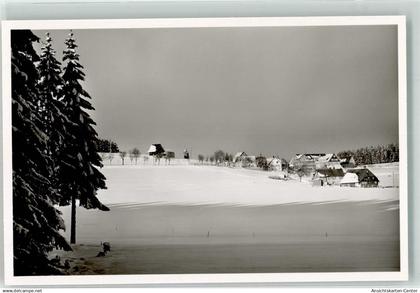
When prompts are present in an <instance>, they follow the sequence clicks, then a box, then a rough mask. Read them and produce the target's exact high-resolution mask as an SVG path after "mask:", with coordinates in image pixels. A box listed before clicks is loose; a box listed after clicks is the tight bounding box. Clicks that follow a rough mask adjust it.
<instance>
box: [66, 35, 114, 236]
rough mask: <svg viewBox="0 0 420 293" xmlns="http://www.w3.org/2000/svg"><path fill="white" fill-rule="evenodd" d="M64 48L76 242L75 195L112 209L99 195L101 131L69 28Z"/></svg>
mask: <svg viewBox="0 0 420 293" xmlns="http://www.w3.org/2000/svg"><path fill="white" fill-rule="evenodd" d="M65 44H66V46H67V48H66V49H65V50H64V52H63V61H66V62H67V63H66V66H65V68H64V73H63V80H64V87H63V102H64V104H65V114H66V116H67V117H68V119H69V120H70V121H71V122H72V124H71V125H69V127H68V129H67V132H68V135H69V139H68V141H67V143H66V146H65V149H64V151H63V155H62V156H63V157H65V161H66V162H69V163H68V164H63V167H62V168H61V172H62V175H61V178H62V183H63V185H62V186H63V189H62V192H63V193H64V198H71V201H72V227H71V240H70V242H71V243H75V241H76V239H75V216H76V207H75V205H76V199H78V200H79V204H80V206H83V207H85V208H87V209H91V208H99V209H100V210H104V211H107V210H109V209H108V208H107V207H106V206H105V205H103V204H102V203H101V202H100V201H99V199H98V198H97V196H96V195H97V190H98V189H101V188H106V186H105V177H104V175H103V174H102V173H101V172H100V171H99V169H98V168H99V167H102V160H101V157H100V156H99V154H98V152H97V145H98V135H97V133H96V131H95V129H94V128H93V126H94V125H95V122H94V121H93V120H92V119H91V118H90V116H89V114H88V113H87V112H86V111H88V110H94V108H93V107H92V105H91V103H90V102H89V101H88V99H90V96H89V94H88V93H87V92H86V91H85V90H84V89H83V87H82V85H81V84H80V81H83V80H84V76H85V74H84V73H83V72H82V69H83V66H82V65H80V63H79V54H77V53H76V48H77V45H76V43H75V39H74V38H73V33H72V32H70V34H69V37H68V38H67V39H66V41H65Z"/></svg>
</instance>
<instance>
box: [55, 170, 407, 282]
mask: <svg viewBox="0 0 420 293" xmlns="http://www.w3.org/2000/svg"><path fill="white" fill-rule="evenodd" d="M394 167H395V166H394ZM376 168H377V169H380V167H376ZM102 171H103V173H104V174H105V176H106V177H107V185H108V189H107V190H102V191H100V194H99V198H100V199H101V200H102V202H103V203H105V204H107V205H108V206H109V207H110V209H111V211H109V212H101V211H96V210H84V209H81V208H79V209H78V210H77V213H78V216H77V237H78V238H77V241H78V245H77V246H75V252H73V253H65V254H63V257H67V258H70V259H71V260H72V264H73V268H72V273H74V274H79V273H82V274H95V273H101V274H132V273H186V272H188V273H201V272H276V271H278V272H288V271H289V272H296V271H302V272H303V271H305V272H306V271H363V270H365V271H386V270H398V269H399V220H398V217H399V190H398V188H366V189H365V188H344V187H337V186H336V187H329V186H325V187H313V186H311V184H310V183H308V182H299V181H297V180H291V181H281V180H272V179H269V178H268V176H269V175H272V174H271V173H269V172H262V171H253V170H246V169H232V168H226V167H215V166H192V165H172V166H165V165H160V166H149V165H146V166H143V165H138V166H106V167H104V168H103V169H102ZM383 174H389V172H387V171H383ZM386 176H388V175H386ZM62 210H63V213H64V218H65V221H66V223H67V227H69V223H70V220H69V214H70V213H69V212H70V209H69V207H66V208H63V209H62ZM68 230H69V229H68ZM66 233H68V231H67V232H66ZM101 241H110V242H111V244H112V247H113V248H112V252H111V254H109V255H107V256H106V257H104V258H96V257H95V256H96V253H97V252H98V251H99V249H100V247H99V244H100V242H101ZM81 258H82V259H81Z"/></svg>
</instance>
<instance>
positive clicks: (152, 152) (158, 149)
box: [147, 143, 165, 156]
mask: <svg viewBox="0 0 420 293" xmlns="http://www.w3.org/2000/svg"><path fill="white" fill-rule="evenodd" d="M147 153H148V154H149V156H163V155H164V154H165V149H164V148H163V147H162V145H161V144H160V143H154V144H151V145H150V147H149V150H148V151H147Z"/></svg>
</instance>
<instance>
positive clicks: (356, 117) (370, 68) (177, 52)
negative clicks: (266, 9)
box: [35, 26, 398, 158]
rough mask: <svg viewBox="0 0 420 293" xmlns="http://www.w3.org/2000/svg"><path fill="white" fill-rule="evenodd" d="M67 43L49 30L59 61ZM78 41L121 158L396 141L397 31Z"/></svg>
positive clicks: (135, 35) (101, 128)
mask: <svg viewBox="0 0 420 293" xmlns="http://www.w3.org/2000/svg"><path fill="white" fill-rule="evenodd" d="M35 33H36V34H37V35H38V36H39V37H41V39H43V38H44V33H45V31H35ZM67 34H68V31H51V36H52V38H53V45H54V47H55V49H56V50H57V51H58V53H59V54H58V57H59V58H60V59H61V56H62V55H61V52H62V51H63V49H64V43H63V42H64V39H65V38H66V36H67ZM74 34H75V38H76V41H77V44H78V45H79V51H78V52H79V54H80V56H81V57H80V62H81V64H82V65H83V66H84V67H85V73H86V82H85V88H86V90H87V91H88V92H89V93H90V95H91V96H92V98H93V100H92V102H93V105H94V107H95V108H96V111H94V112H93V113H92V116H93V118H94V120H95V121H96V122H97V127H96V129H97V131H98V133H99V136H100V137H102V138H111V139H113V140H114V141H116V142H117V143H118V145H119V146H120V149H122V150H128V149H130V148H133V147H138V148H139V149H140V151H141V152H142V153H143V152H145V151H146V150H147V148H148V146H149V145H150V144H151V143H162V145H163V147H164V148H165V149H172V150H174V151H175V152H176V155H177V156H181V152H182V150H183V149H184V148H188V149H190V150H191V149H192V155H193V157H196V156H197V154H199V153H202V154H205V155H207V154H212V153H213V152H214V151H215V150H217V149H222V150H224V151H228V152H232V153H235V152H237V151H245V152H247V153H248V154H259V153H262V154H264V155H280V156H283V157H286V158H290V157H291V156H292V155H293V154H295V153H302V152H338V151H340V150H347V149H354V148H357V147H362V146H369V145H377V144H388V143H396V142H398V79H397V77H398V72H397V27H396V26H354V27H295V28H293V27H272V28H184V29H130V30H128V29H120V30H75V31H74Z"/></svg>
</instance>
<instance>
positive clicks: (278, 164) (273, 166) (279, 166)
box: [267, 157, 289, 171]
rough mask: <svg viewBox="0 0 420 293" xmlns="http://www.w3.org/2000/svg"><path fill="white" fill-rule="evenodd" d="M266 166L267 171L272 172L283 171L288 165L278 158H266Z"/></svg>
mask: <svg viewBox="0 0 420 293" xmlns="http://www.w3.org/2000/svg"><path fill="white" fill-rule="evenodd" d="M267 165H268V169H269V170H273V171H283V170H287V169H288V167H289V163H288V162H287V161H286V160H285V159H280V158H278V157H271V158H267Z"/></svg>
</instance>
